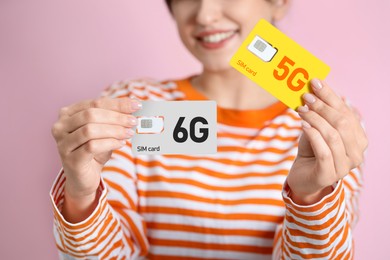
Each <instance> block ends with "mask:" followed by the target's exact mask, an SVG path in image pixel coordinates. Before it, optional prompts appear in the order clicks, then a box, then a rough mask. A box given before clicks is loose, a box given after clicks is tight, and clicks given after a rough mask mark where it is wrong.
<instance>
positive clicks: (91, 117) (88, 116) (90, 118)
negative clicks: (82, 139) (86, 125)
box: [82, 108, 97, 122]
mask: <svg viewBox="0 0 390 260" xmlns="http://www.w3.org/2000/svg"><path fill="white" fill-rule="evenodd" d="M82 117H83V120H84V122H96V119H97V118H96V115H95V113H94V109H93V108H89V109H87V110H85V111H83V115H82Z"/></svg>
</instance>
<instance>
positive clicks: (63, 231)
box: [50, 146, 149, 259]
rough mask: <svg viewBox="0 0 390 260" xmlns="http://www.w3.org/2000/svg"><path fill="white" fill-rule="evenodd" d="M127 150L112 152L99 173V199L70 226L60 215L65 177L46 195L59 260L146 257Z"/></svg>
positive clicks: (61, 176)
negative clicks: (90, 210) (79, 219)
mask: <svg viewBox="0 0 390 260" xmlns="http://www.w3.org/2000/svg"><path fill="white" fill-rule="evenodd" d="M130 149H131V148H130V147H129V146H126V147H125V148H123V149H121V150H118V151H114V153H113V156H112V158H111V160H109V161H108V162H107V164H106V166H105V167H104V169H103V172H102V178H101V183H100V187H99V193H100V198H99V202H98V205H97V206H96V208H95V210H94V211H93V213H92V214H91V215H90V216H89V217H88V218H87V219H85V220H84V221H82V222H80V223H75V224H72V223H70V222H68V221H66V220H65V219H64V217H63V216H62V214H61V210H62V204H63V201H64V184H65V179H66V177H65V175H64V173H63V172H62V171H61V172H60V174H59V175H58V177H57V179H56V181H55V182H54V185H53V188H52V190H51V192H50V195H51V201H52V205H53V208H54V236H55V241H56V245H57V248H58V250H59V254H60V259H113V258H114V259H139V258H140V257H142V256H146V255H147V253H148V248H149V245H148V241H147V238H146V228H145V224H144V220H143V218H142V217H141V216H140V214H138V212H137V203H138V196H137V191H136V184H135V182H136V178H135V174H134V164H133V162H132V161H133V159H132V158H131V155H129V154H127V153H126V150H130Z"/></svg>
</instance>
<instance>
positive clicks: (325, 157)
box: [318, 150, 332, 162]
mask: <svg viewBox="0 0 390 260" xmlns="http://www.w3.org/2000/svg"><path fill="white" fill-rule="evenodd" d="M330 159H332V153H331V151H330V150H326V151H323V152H321V153H320V154H318V160H320V161H322V162H325V161H328V160H330Z"/></svg>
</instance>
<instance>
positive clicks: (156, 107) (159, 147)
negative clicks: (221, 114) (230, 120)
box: [131, 100, 217, 154]
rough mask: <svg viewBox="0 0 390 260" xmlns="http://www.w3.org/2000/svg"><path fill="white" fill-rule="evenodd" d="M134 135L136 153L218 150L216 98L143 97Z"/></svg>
mask: <svg viewBox="0 0 390 260" xmlns="http://www.w3.org/2000/svg"><path fill="white" fill-rule="evenodd" d="M133 115H134V116H136V118H137V120H138V124H137V127H136V134H135V135H134V136H133V138H132V141H131V142H132V149H133V153H134V154H213V153H216V152H217V132H216V126H217V105H216V102H215V101H209V100H207V101H142V109H141V110H139V111H137V112H135V113H133Z"/></svg>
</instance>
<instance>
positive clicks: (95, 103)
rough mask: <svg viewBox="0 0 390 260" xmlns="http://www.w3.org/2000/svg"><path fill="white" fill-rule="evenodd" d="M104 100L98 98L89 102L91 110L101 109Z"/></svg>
mask: <svg viewBox="0 0 390 260" xmlns="http://www.w3.org/2000/svg"><path fill="white" fill-rule="evenodd" d="M104 99H105V98H98V99H94V100H92V101H91V107H92V108H101V107H103V106H104Z"/></svg>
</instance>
